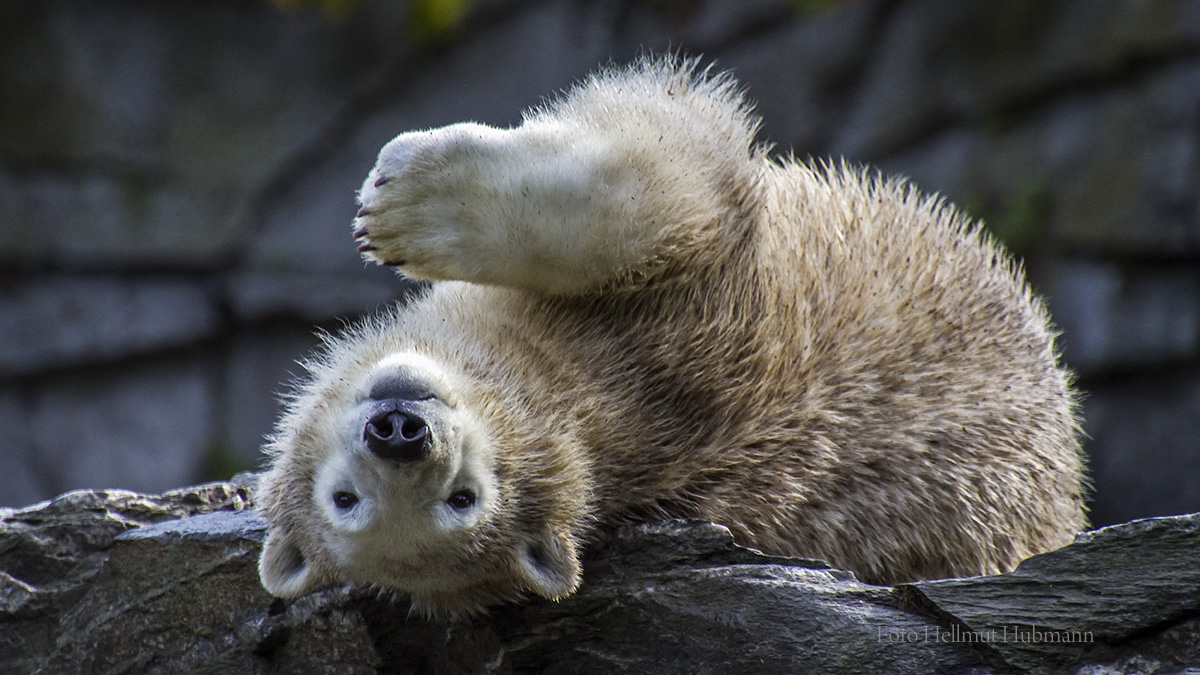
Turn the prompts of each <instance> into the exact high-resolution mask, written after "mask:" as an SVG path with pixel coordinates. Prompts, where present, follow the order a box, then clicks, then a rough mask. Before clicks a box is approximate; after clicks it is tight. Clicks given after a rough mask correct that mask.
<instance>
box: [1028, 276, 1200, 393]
mask: <svg viewBox="0 0 1200 675" xmlns="http://www.w3.org/2000/svg"><path fill="white" fill-rule="evenodd" d="M1047 282H1048V283H1047V284H1046V287H1045V289H1044V290H1045V291H1046V292H1047V293H1048V294H1049V300H1050V306H1051V309H1052V314H1053V316H1054V320H1055V322H1056V323H1057V325H1058V327H1059V329H1060V330H1061V331H1062V336H1061V337H1060V338H1059V342H1060V344H1061V346H1062V349H1063V356H1064V358H1065V360H1066V362H1067V363H1068V364H1069V365H1070V366H1071V367H1072V368H1074V369H1075V370H1077V371H1078V372H1080V373H1081V374H1084V375H1090V374H1095V373H1100V372H1111V371H1128V370H1132V369H1134V368H1144V367H1148V366H1151V367H1152V366H1158V365H1162V364H1165V363H1170V362H1172V361H1182V360H1186V359H1190V358H1195V357H1196V356H1198V355H1200V269H1197V268H1195V267H1194V266H1190V265H1188V266H1176V267H1158V268H1154V269H1149V270H1125V269H1122V268H1120V267H1118V266H1117V265H1114V264H1111V263H1105V262H1097V261H1093V260H1086V259H1071V260H1063V261H1060V262H1059V263H1058V264H1057V265H1056V266H1055V267H1054V268H1053V269H1052V270H1051V271H1050V274H1049V278H1048V280H1047Z"/></svg>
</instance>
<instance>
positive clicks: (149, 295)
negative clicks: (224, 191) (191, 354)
mask: <svg viewBox="0 0 1200 675" xmlns="http://www.w3.org/2000/svg"><path fill="white" fill-rule="evenodd" d="M221 327H222V322H221V318H220V313H219V312H218V311H217V308H216V306H215V304H214V303H213V301H212V299H211V298H210V297H209V295H208V293H207V292H206V290H205V287H204V285H203V283H202V282H198V281H188V280H180V279H177V278H157V279H150V278H133V279H122V278H111V277H104V276H83V275H61V276H49V277H42V278H36V277H35V278H30V279H27V280H24V281H22V282H19V283H17V284H16V285H14V286H11V287H6V288H4V289H2V290H0V376H2V375H5V374H27V373H32V372H36V371H38V370H44V369H59V368H64V367H67V366H72V365H76V364H79V363H82V362H84V361H105V360H110V359H116V358H121V357H126V356H131V355H134V354H137V353H139V352H144V351H148V350H153V349H164V348H168V347H176V346H180V345H185V344H189V343H193V342H197V341H199V340H203V339H205V338H208V337H211V336H213V335H216V334H217V332H218V331H219V330H220V329H221Z"/></svg>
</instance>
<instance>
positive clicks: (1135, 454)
mask: <svg viewBox="0 0 1200 675" xmlns="http://www.w3.org/2000/svg"><path fill="white" fill-rule="evenodd" d="M1083 417H1084V431H1086V432H1087V434H1088V436H1089V438H1088V440H1087V441H1086V443H1085V446H1084V447H1085V448H1086V450H1087V453H1088V457H1089V464H1088V469H1089V473H1090V474H1091V478H1092V482H1093V484H1094V494H1093V505H1092V509H1091V514H1090V518H1091V521H1092V524H1093V525H1109V524H1112V523H1119V522H1123V521H1126V520H1129V519H1131V518H1144V517H1147V516H1167V515H1175V514H1180V513H1190V512H1198V511H1200V478H1198V477H1200V440H1198V439H1200V371H1198V370H1196V369H1195V368H1191V369H1186V370H1182V371H1180V372H1178V373H1176V374H1174V375H1161V376H1159V377H1157V378H1148V377H1147V378H1138V379H1137V380H1134V381H1132V382H1130V381H1123V382H1116V383H1113V384H1111V385H1103V384H1100V385H1096V386H1093V387H1091V388H1089V390H1088V392H1087V395H1086V398H1085V399H1084V407H1083Z"/></svg>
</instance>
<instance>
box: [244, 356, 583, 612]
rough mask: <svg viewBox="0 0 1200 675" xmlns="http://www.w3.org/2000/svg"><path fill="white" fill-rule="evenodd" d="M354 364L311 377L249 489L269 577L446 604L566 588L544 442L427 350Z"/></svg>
mask: <svg viewBox="0 0 1200 675" xmlns="http://www.w3.org/2000/svg"><path fill="white" fill-rule="evenodd" d="M361 370H362V371H363V372H364V374H363V375H362V376H361V377H360V378H358V380H357V381H355V380H354V378H346V377H338V378H332V379H329V381H326V382H323V383H322V382H321V381H320V378H317V379H316V380H315V381H314V382H311V383H309V385H308V387H309V391H308V392H307V393H306V392H304V391H302V392H301V394H300V395H298V396H297V398H296V401H295V402H294V403H293V405H292V407H291V410H290V411H289V412H288V414H287V415H285V417H284V419H283V420H282V421H281V423H280V426H279V429H278V430H277V434H276V437H275V439H274V441H273V446H274V447H273V448H272V452H273V454H274V462H273V465H272V468H271V470H270V471H269V472H268V473H266V474H265V475H264V476H263V479H262V482H261V485H260V490H259V494H258V497H257V501H258V504H259V507H260V508H261V509H262V511H263V513H264V514H265V515H266V517H267V520H268V522H269V531H268V536H267V539H266V542H265V544H264V548H263V552H262V557H261V559H260V562H259V573H260V576H261V578H262V583H263V585H264V586H265V587H266V589H267V590H268V591H270V592H271V593H272V594H274V595H277V596H282V597H295V596H298V595H301V594H303V593H305V592H308V591H310V590H313V589H315V588H317V587H320V586H322V585H325V584H329V583H333V582H338V581H350V582H359V583H365V584H368V585H371V586H374V587H376V588H379V589H384V590H389V591H399V592H403V593H407V594H409V595H410V596H411V597H412V600H413V606H414V608H415V609H418V610H422V611H425V612H427V613H429V614H450V615H453V614H469V613H473V612H477V611H480V610H482V609H483V608H485V607H486V606H488V605H491V604H494V603H496V602H501V601H507V600H511V599H514V598H516V597H519V596H521V595H523V594H525V593H529V592H532V593H536V594H538V595H541V596H544V597H547V598H560V597H562V596H564V595H567V594H569V593H571V592H572V591H573V590H574V589H575V587H576V586H577V585H578V583H579V563H578V556H577V550H576V549H577V540H578V535H579V533H578V531H577V529H576V528H573V527H572V523H571V522H570V519H564V518H562V517H561V516H562V515H563V514H562V513H561V510H562V509H561V507H556V506H555V503H556V502H558V501H559V500H560V499H561V498H562V497H563V495H562V494H561V490H562V486H561V485H557V484H554V483H557V482H559V479H561V478H562V476H554V475H553V474H554V473H555V469H553V468H549V469H547V468H546V461H545V460H547V459H548V458H549V456H550V455H553V454H554V449H553V448H546V447H544V444H545V441H544V440H539V439H538V438H537V437H535V436H529V435H527V434H523V433H521V429H520V428H519V425H520V424H521V422H520V421H519V418H520V417H521V415H520V414H519V413H516V414H515V416H514V414H513V411H509V410H505V409H504V406H503V405H502V404H500V403H499V402H498V401H497V400H495V398H494V397H488V396H481V395H479V393H478V388H477V387H475V386H465V385H464V381H466V378H464V377H463V376H461V374H456V373H453V374H452V373H451V372H450V371H449V370H447V369H446V368H445V367H444V366H443V365H441V364H439V363H436V362H434V361H433V360H431V359H430V358H428V357H426V356H423V355H421V354H416V353H393V354H390V355H387V356H385V357H383V358H381V359H379V360H378V361H377V362H375V363H374V364H373V365H370V366H368V367H365V368H362V369H361ZM539 445H540V446H543V447H538V446H539ZM553 463H555V462H554V461H553V460H552V459H551V464H553ZM539 467H542V468H539ZM547 472H548V473H547ZM547 491H550V494H549V495H547V494H546V493H547ZM548 499H549V501H547V500H548ZM571 510H575V509H571Z"/></svg>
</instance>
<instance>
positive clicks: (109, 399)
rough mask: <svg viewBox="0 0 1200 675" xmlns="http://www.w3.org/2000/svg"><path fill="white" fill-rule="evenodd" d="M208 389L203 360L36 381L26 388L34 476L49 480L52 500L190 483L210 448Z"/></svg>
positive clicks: (210, 380) (209, 374)
mask: <svg viewBox="0 0 1200 675" xmlns="http://www.w3.org/2000/svg"><path fill="white" fill-rule="evenodd" d="M214 384H215V382H214V370H213V367H212V363H211V361H209V360H208V359H205V358H203V357H199V358H193V359H190V360H188V361H185V362H181V363H173V362H153V363H138V364H123V365H120V366H114V367H111V368H106V369H104V370H102V371H96V370H94V369H90V370H89V371H88V372H87V373H86V374H73V373H70V372H62V373H59V374H57V375H55V376H53V377H47V378H43V379H41V380H39V381H38V382H37V383H35V384H34V385H32V386H31V388H30V389H31V393H30V401H29V414H30V422H29V439H30V443H31V450H30V452H29V457H30V459H31V460H32V461H33V466H34V470H35V471H38V472H39V473H40V474H45V475H47V476H50V477H52V478H51V480H52V481H53V483H54V484H53V485H51V486H49V487H51V488H52V492H51V494H55V493H59V492H65V491H67V490H72V489H76V488H84V487H92V486H96V485H104V486H108V487H113V488H122V489H129V490H142V491H162V490H166V489H170V488H173V487H177V486H179V485H185V484H187V483H191V482H195V481H196V480H197V478H198V473H199V470H200V467H201V465H202V463H203V461H204V459H205V455H206V454H207V452H208V451H209V448H210V445H211V443H212V438H211V434H212V429H213V427H214V424H213V422H214V417H213V416H214V415H215V414H216V410H215V408H214ZM47 496H48V495H47Z"/></svg>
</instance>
